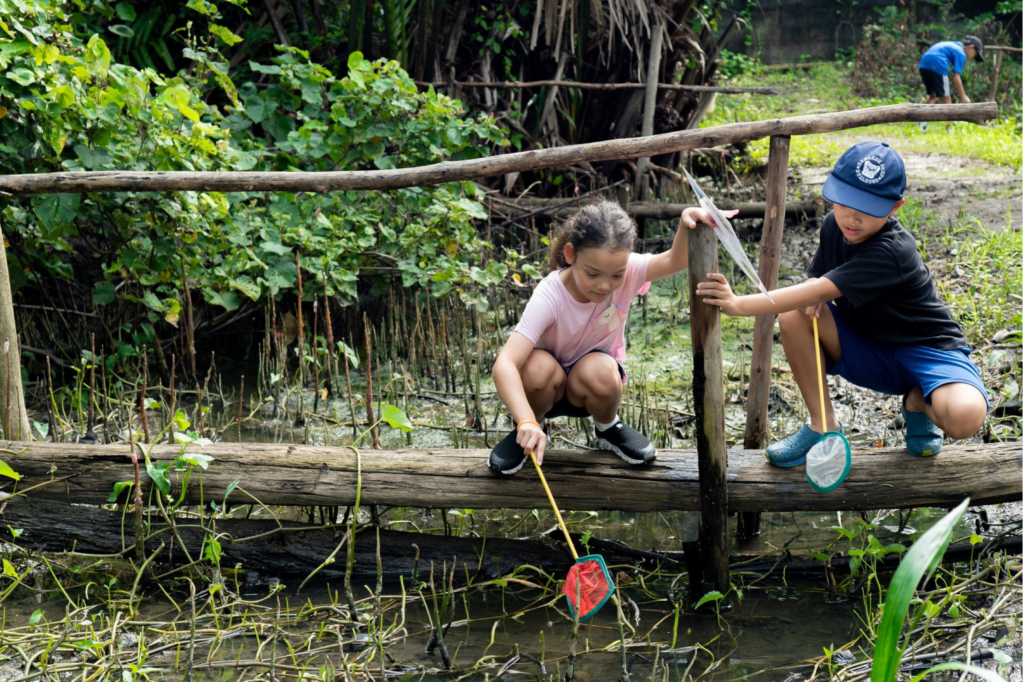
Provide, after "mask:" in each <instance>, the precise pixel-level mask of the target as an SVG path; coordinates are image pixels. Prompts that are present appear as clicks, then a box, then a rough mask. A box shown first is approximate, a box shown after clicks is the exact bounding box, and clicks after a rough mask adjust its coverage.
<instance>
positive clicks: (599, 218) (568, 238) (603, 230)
mask: <svg viewBox="0 0 1024 682" xmlns="http://www.w3.org/2000/svg"><path fill="white" fill-rule="evenodd" d="M635 242H636V223H634V222H633V219H632V218H630V217H629V215H628V214H627V213H626V212H625V211H624V210H622V207H621V206H619V205H618V204H617V203H615V202H614V201H607V200H606V201H600V202H598V203H596V204H590V205H588V206H584V207H583V208H581V209H580V210H579V212H578V213H576V214H575V215H573V216H571V217H570V218H569V219H568V220H566V221H565V223H563V224H562V227H561V228H560V229H559V230H558V232H557V234H556V235H555V238H554V240H553V241H552V242H551V249H550V251H549V252H548V262H549V263H550V266H551V269H552V270H560V269H562V268H564V267H567V266H568V265H569V264H568V263H567V262H566V260H565V245H566V244H572V248H573V250H574V251H575V252H576V253H579V252H580V251H583V250H584V249H594V248H600V247H604V248H608V249H612V250H613V251H619V250H621V249H629V250H630V251H632V250H633V245H634V244H635Z"/></svg>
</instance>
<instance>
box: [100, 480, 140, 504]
mask: <svg viewBox="0 0 1024 682" xmlns="http://www.w3.org/2000/svg"><path fill="white" fill-rule="evenodd" d="M133 485H135V481H118V482H117V483H115V484H114V491H113V492H112V493H110V495H108V496H107V502H117V498H119V497H121V493H123V492H124V491H125V489H127V488H131V487H132V486H133Z"/></svg>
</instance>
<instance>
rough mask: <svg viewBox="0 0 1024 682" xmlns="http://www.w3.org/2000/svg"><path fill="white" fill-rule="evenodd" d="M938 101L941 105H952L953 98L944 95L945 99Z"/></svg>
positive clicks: (941, 98)
mask: <svg viewBox="0 0 1024 682" xmlns="http://www.w3.org/2000/svg"><path fill="white" fill-rule="evenodd" d="M939 101H940V102H942V103H943V104H952V103H953V96H952V95H946V96H945V97H940V98H939Z"/></svg>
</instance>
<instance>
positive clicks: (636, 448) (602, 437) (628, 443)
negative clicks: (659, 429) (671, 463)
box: [595, 419, 658, 464]
mask: <svg viewBox="0 0 1024 682" xmlns="http://www.w3.org/2000/svg"><path fill="white" fill-rule="evenodd" d="M595 445H597V447H599V448H600V449H602V450H610V451H612V452H614V453H615V454H616V455H618V456H619V457H621V458H622V459H624V460H625V461H627V462H629V463H630V464H650V463H651V462H653V461H654V459H655V458H656V457H657V456H658V451H657V450H655V449H654V443H652V442H651V441H649V440H647V436H645V435H643V434H642V433H640V432H639V431H637V430H636V429H634V428H633V427H632V426H629V425H628V424H626V423H625V422H624V421H622V420H621V419H620V420H618V421H617V422H615V424H614V425H612V426H610V427H608V428H607V429H605V430H604V431H598V432H597V440H596V442H595Z"/></svg>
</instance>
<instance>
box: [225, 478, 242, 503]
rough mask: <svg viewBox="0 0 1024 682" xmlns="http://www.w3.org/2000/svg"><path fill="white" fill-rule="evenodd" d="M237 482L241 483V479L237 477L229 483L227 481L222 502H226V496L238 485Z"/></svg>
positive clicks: (229, 495)
mask: <svg viewBox="0 0 1024 682" xmlns="http://www.w3.org/2000/svg"><path fill="white" fill-rule="evenodd" d="M239 483H241V481H240V480H239V479H237V478H236V479H235V480H233V481H231V483H228V487H227V488H226V489H225V490H224V503H225V504H227V501H228V498H229V497H231V493H233V492H234V491H235V488H237V487H238V484H239Z"/></svg>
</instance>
